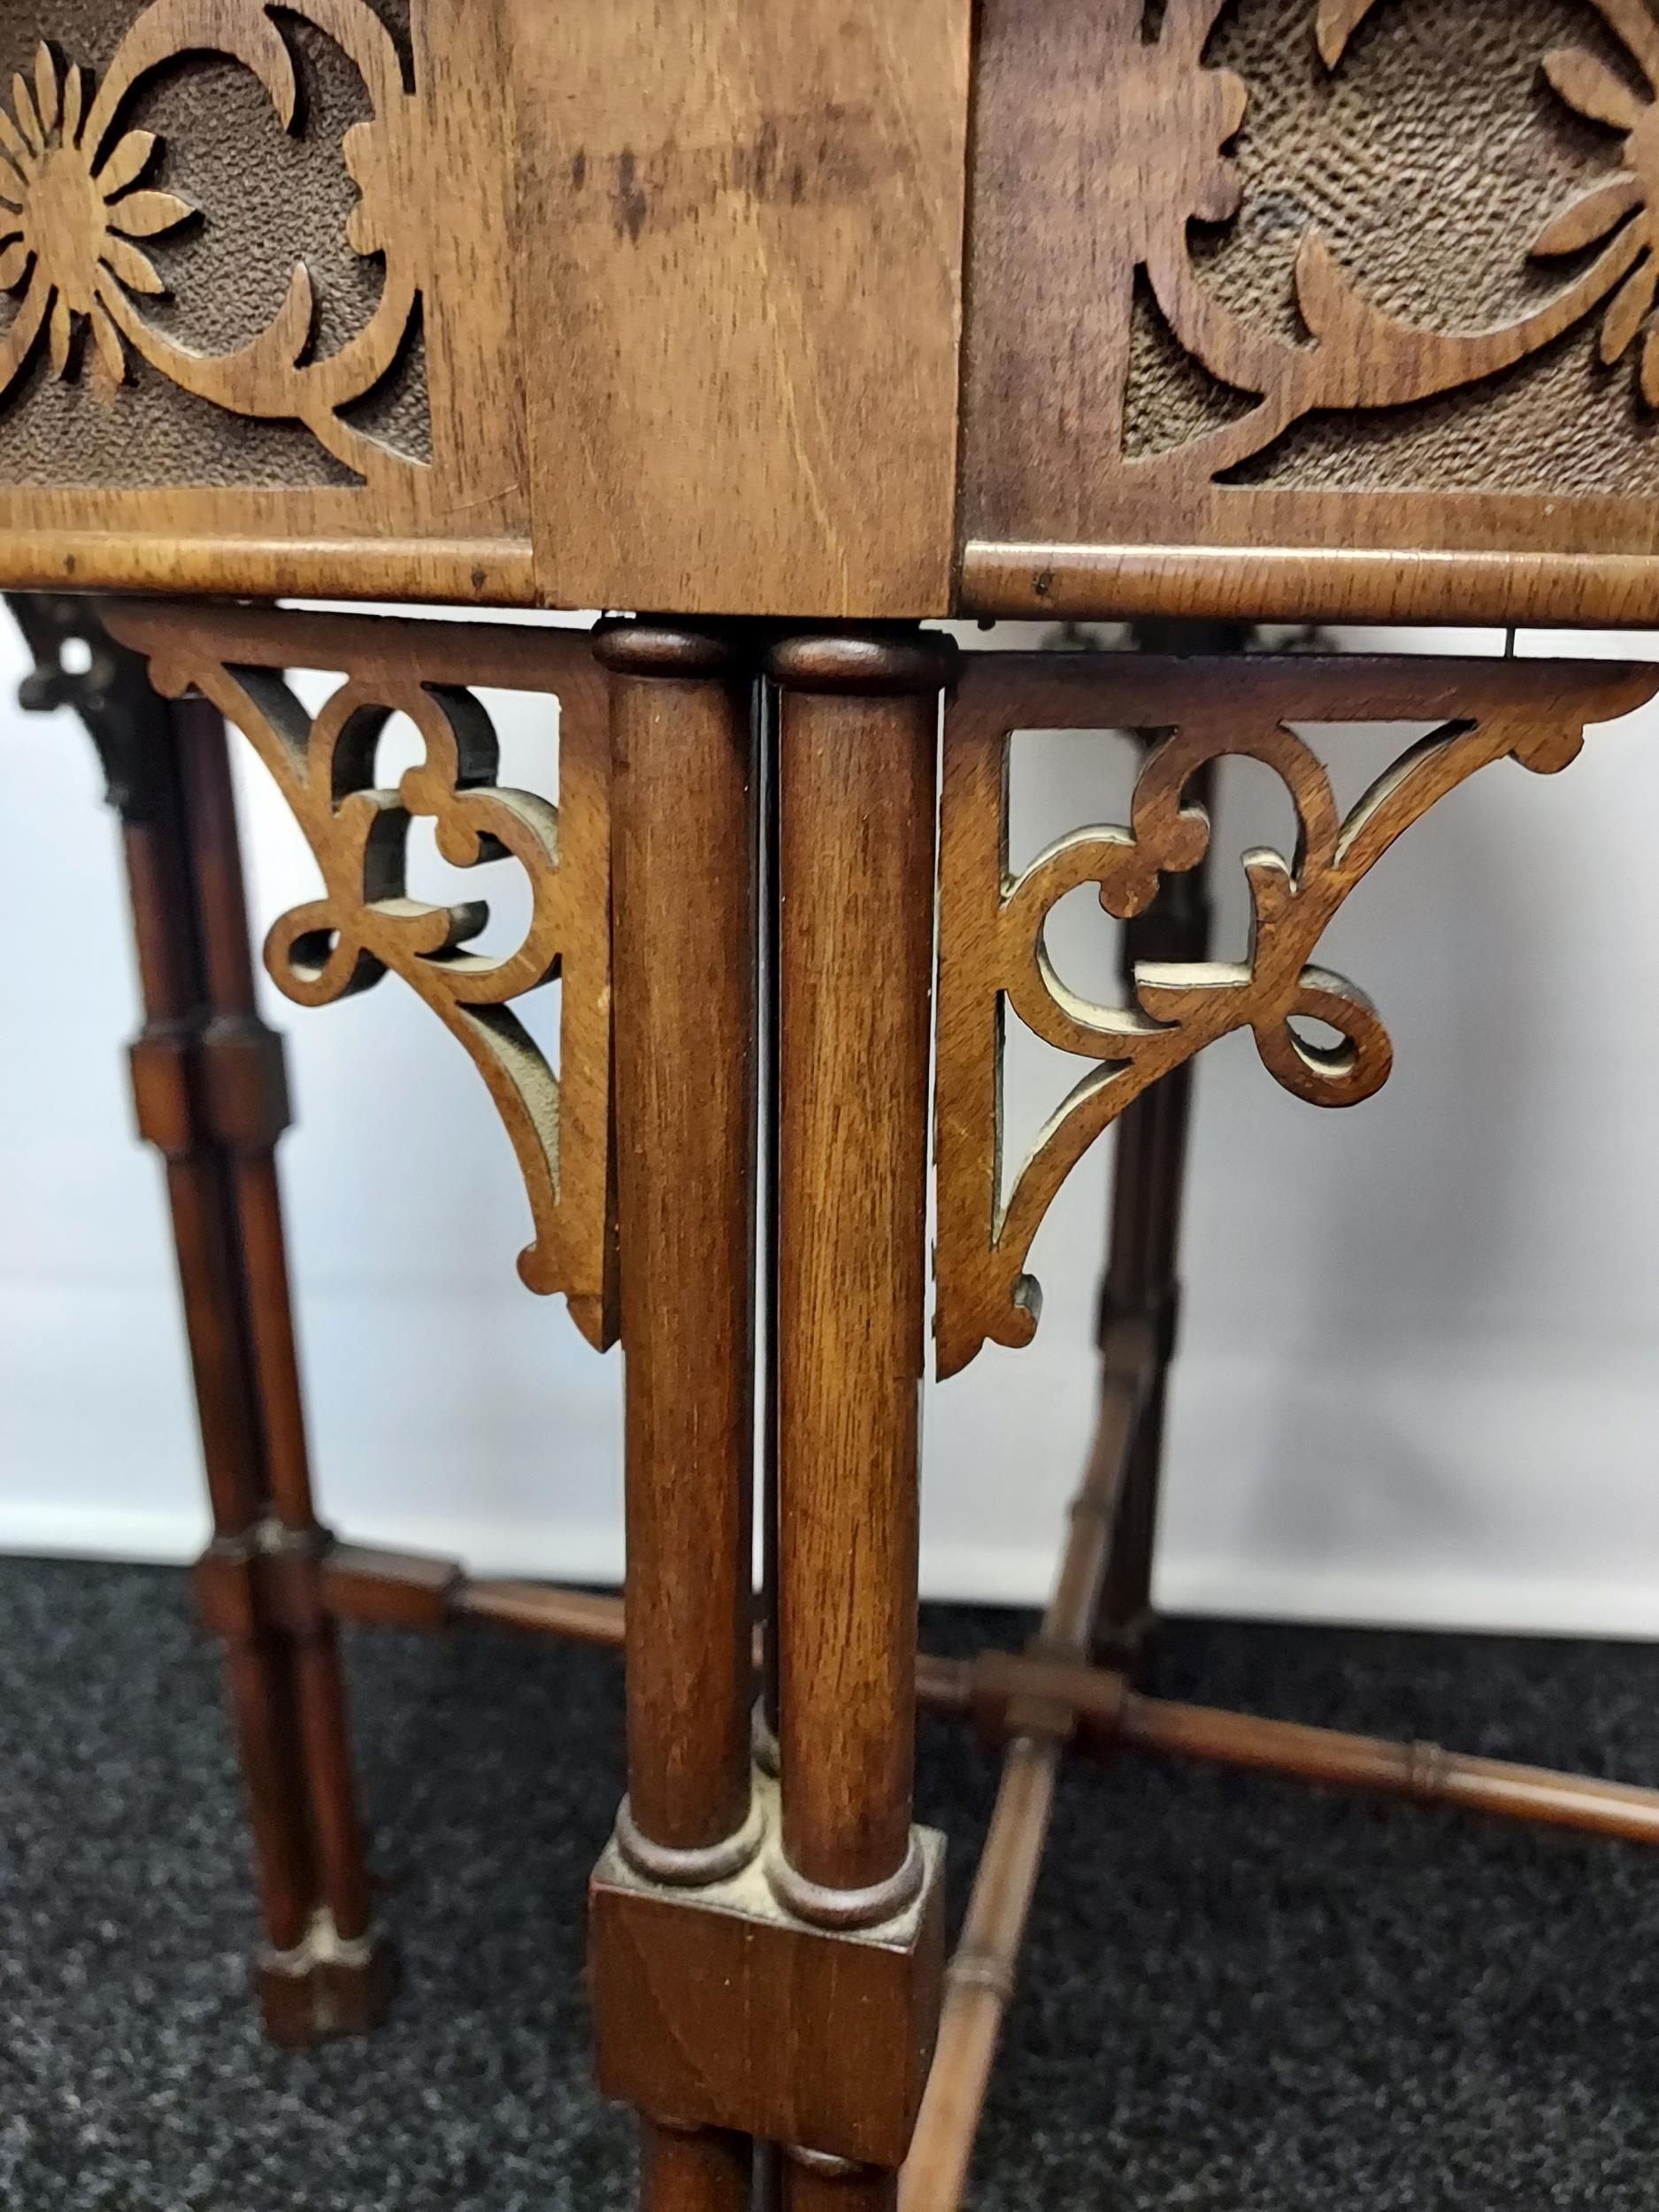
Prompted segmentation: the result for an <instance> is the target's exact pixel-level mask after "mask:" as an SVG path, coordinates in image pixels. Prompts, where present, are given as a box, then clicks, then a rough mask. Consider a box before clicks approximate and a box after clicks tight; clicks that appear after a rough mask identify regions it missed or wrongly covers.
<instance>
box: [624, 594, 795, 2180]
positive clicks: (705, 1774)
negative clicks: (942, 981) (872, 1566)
mask: <svg viewBox="0 0 1659 2212" xmlns="http://www.w3.org/2000/svg"><path fill="white" fill-rule="evenodd" d="M595 651H596V652H597V654H598V657H599V658H600V660H601V661H602V662H603V664H604V665H605V666H606V667H607V668H608V669H609V670H610V671H611V735H612V775H613V783H612V792H611V810H612V811H611V825H612V855H613V876H612V883H613V905H614V915H615V921H614V927H613V953H612V961H613V967H612V972H613V979H614V991H615V1001H614V1006H615V1015H614V1018H615V1039H616V1045H615V1050H616V1115H617V1150H616V1157H617V1196H618V1233H619V1237H618V1242H619V1266H620V1277H619V1288H620V1295H621V1315H622V1343H623V1352H624V1358H625V1361H626V1382H625V1407H626V1486H627V1489H626V1523H627V1612H626V1637H627V1644H626V1652H627V1728H628V1795H627V1799H626V1802H625V1804H624V1806H623V1809H622V1811H621V1814H620V1816H619V1817H618V1830H617V1843H618V1848H619V1849H620V1851H621V1853H622V1855H623V1856H624V1857H625V1858H626V1861H627V1862H628V1863H629V1865H630V1866H631V1867H632V1868H634V1870H636V1871H637V1872H638V1873H639V1874H640V1875H641V1876H643V1877H645V1878H647V1879H648V1880H649V1882H651V1883H653V1884H655V1885H658V1886H661V1887H662V1888H664V1889H665V1890H668V1891H673V1892H680V1893H695V1892H696V1891H699V1890H701V1889H705V1888H707V1887H708V1886H710V1885H711V1884H713V1883H716V1882H718V1881H719V1880H720V1879H722V1878H725V1877H728V1876H730V1875H732V1874H733V1873H735V1872H736V1871H737V1870H739V1869H741V1867H742V1866H744V1865H745V1864H746V1863H748V1862H749V1860H750V1859H752V1858H753V1856H754V1855H755V1854H756V1852H757V1850H758V1848H759V1847H760V1842H761V1825H760V1818H759V1809H758V1806H757V1803H756V1801H755V1799H754V1794H753V1792H752V1789H751V1782H750V1767H749V1708H750V1699H751V1688H752V1660H751V1648H750V1617H751V1612H752V1604H753V1600H752V1582H753V1567H752V1562H751V1557H750V1545H751V1532H752V1528H753V1499H752V1494H751V1493H752V1483H753V1446H754V1397H753V1391H754V1374H753V1352H752V1330H753V1315H754V1163H755V1056H754V1030H755V1018H756V977H755V956H756V937H755V932H756V887H755V872H756V871H755V842H756V816H755V808H754V803H753V795H752V777H753V752H754V748H753V729H752V718H753V690H754V687H753V682H752V680H751V677H750V674H749V669H748V666H747V664H746V662H745V660H744V658H743V657H742V655H741V651H740V650H739V649H738V648H737V645H736V642H735V641H733V640H732V639H730V638H727V637H725V636H722V635H721V634H719V633H718V632H717V631H713V630H703V629H699V628H695V627H691V626H682V625H676V626H670V625H667V624H660V623H654V622H648V621H640V622H632V623H620V624H615V625H607V626H604V627H603V628H602V630H601V631H600V633H599V634H598V636H597V639H596V642H595ZM596 1973H599V1974H603V1960H597V1961H596ZM723 2026H724V2027H726V2029H727V2030H728V2031H729V2029H730V2026H731V2024H730V2023H723V2022H722V2021H721V2020H719V2019H718V2018H714V2019H710V2021H709V2022H708V2023H707V2027H708V2032H709V2033H710V2034H711V2035H718V2034H719V2033H720V2032H722V2028H723ZM686 2117H687V2116H686V2115H685V2114H683V2113H679V2112H675V2111H672V2110H660V2111H649V2113H648V2114H647V2116H646V2120H645V2146H644V2147H645V2156H644V2162H643V2199H642V2201H643V2203H644V2205H645V2207H646V2212H746V2208H747V2207H748V2204H749V2179H750V2149H749V2141H748V2139H747V2138H744V2137H741V2136H740V2135H737V2134H735V2133H733V2132H731V2131H726V2130H720V2129H715V2128H704V2129H703V2130H701V2131H699V2130H695V2129H690V2128H686V2127H683V2126H681V2125H679V2124H678V2123H680V2122H683V2121H684V2120H685V2119H686Z"/></svg>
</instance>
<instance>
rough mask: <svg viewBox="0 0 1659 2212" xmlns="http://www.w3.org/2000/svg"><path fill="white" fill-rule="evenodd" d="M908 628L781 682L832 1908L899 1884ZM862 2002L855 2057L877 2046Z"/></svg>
mask: <svg viewBox="0 0 1659 2212" xmlns="http://www.w3.org/2000/svg"><path fill="white" fill-rule="evenodd" d="M953 657H954V649H953V648H952V647H951V646H950V645H949V641H947V640H945V639H943V638H941V637H938V636H933V635H930V634H923V633H918V632H895V633H891V634H888V633H879V634H853V633H841V634H826V635H824V636H820V637H813V636H808V637H802V638H796V639H791V640H789V641H787V642H785V643H783V644H781V645H780V646H779V647H777V648H776V649H774V651H773V653H772V657H771V661H770V667H771V670H772V674H773V676H774V677H775V679H776V680H777V681H778V682H779V684H780V687H781V688H782V703H781V733H780V797H781V825H780V890H781V896H782V927H781V935H780V991H781V1017H782V1018H781V1029H780V1085H781V1090H780V1102H781V1113H782V1141H781V1148H780V1183H779V1240H780V1241H779V1256H780V1269H779V1276H780V1282H779V1314H778V1343H779V1443H778V1451H779V1493H780V1542H779V1643H780V1650H779V1659H780V1694H779V1724H780V1752H781V1780H782V1801H783V1805H782V1823H783V1824H782V1854H781V1855H780V1858H779V1859H777V1860H776V1861H775V1862H774V1863H773V1866H772V1881H773V1886H774V1888H775V1889H776V1891H777V1893H778V1895H779V1897H780V1900H781V1901H783V1902H784V1903H785V1904H786V1905H787V1907H788V1909H790V1910H791V1911H792V1912H793V1913H795V1915H796V1916H798V1917H799V1918H800V1919H802V1920H803V1921H805V1922H807V1923H808V1924H817V1925H818V1926H822V1927H828V1928H842V1929H845V1928H856V1927H861V1926H868V1925H870V1924H874V1923H877V1922H880V1921H882V1920H885V1919H887V1918H888V1917H889V1916H892V1915H894V1914H895V1912H897V1911H898V1910H900V1909H902V1907H903V1906H904V1905H905V1904H906V1903H907V1902H908V1901H910V1899H911V1898H912V1897H913V1896H914V1895H915V1893H916V1892H917V1890H918V1887H919V1886H920V1884H921V1881H922V1878H923V1862H922V1854H921V1851H920V1849H919V1847H918V1839H917V1838H916V1836H915V1835H914V1833H913V1832H912V1829H911V1824H910V1812H911V1805H910V1797H911V1777H912V1770H913V1763H914V1748H915V1715H916V1684H915V1665H916V1661H915V1654H916V1609H917V1597H916V1584H917V1541H918V1448H919V1425H918V1410H919V1394H920V1389H921V1382H922V1370H923V1336H922V1331H923V1313H924V1298H925V1288H926V1277H925V1271H926V1200H927V1191H926V1169H927V1125H928V1048H929V1038H930V1018H929V1017H930V1002H931V986H932V972H933V880H934V877H933V855H934V815H935V806H936V799H937V789H938V782H937V756H938V710H939V695H940V693H941V689H942V688H943V687H944V686H945V685H946V684H947V683H948V681H949V677H950V673H951V669H952V664H953ZM910 2025H913V2024H906V2023H903V2022H901V2021H899V2020H897V2019H895V2020H892V2021H888V2022H881V2023H872V2024H871V2035H872V2042H873V2043H874V2044H875V2045H876V2046H877V2048H876V2049H875V2050H874V2051H873V2052H872V2063H876V2064H879V2063H882V2062H883V2060H884V2059H886V2060H887V2062H889V2063H891V2062H894V2061H895V2059H896V2056H897V2052H896V2050H893V2051H888V2052H886V2053H884V2052H882V2051H881V2049H880V2048H879V2045H880V2043H881V2040H882V2038H883V2036H884V2034H886V2035H888V2036H891V2037H893V2038H894V2039H895V2040H896V2039H898V2038H900V2037H901V2036H902V2034H904V2033H905V2032H908V2028H909V2026H910ZM784 2181H785V2189H784V2196H785V2202H786V2204H787V2206H788V2207H789V2208H791V2212H806V2208H808V2207H810V2206H817V2205H818V2203H820V2201H833V2203H834V2204H836V2205H837V2206H838V2207H841V2208H844V2212H864V2208H870V2212H874V2208H878V2207H884V2206H887V2205H890V2204H891V2203H892V2201H893V2199H894V2190H895V2175H894V2174H893V2173H892V2172H890V2171H880V2170H874V2169H871V2168H863V2169H860V2168H857V2167H855V2166H847V2165H842V2164H841V2163H839V2162H824V2161H822V2160H816V2159H807V2160H803V2159H802V2158H799V2157H792V2158H790V2159H789V2160H788V2161H787V2162H786V2165H785V2169H784Z"/></svg>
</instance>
